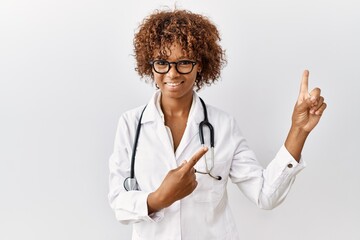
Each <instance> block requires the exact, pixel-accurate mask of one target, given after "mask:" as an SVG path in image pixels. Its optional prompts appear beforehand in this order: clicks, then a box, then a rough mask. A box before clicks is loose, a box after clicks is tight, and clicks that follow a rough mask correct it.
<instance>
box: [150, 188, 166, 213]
mask: <svg viewBox="0 0 360 240" xmlns="http://www.w3.org/2000/svg"><path fill="white" fill-rule="evenodd" d="M147 205H148V213H149V214H151V213H154V212H158V211H160V210H161V209H163V208H165V207H167V204H166V203H165V199H164V198H163V197H162V195H161V194H160V193H159V191H158V190H157V191H155V192H152V193H150V194H149V196H148V198H147Z"/></svg>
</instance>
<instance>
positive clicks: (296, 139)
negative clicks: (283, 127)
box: [284, 126, 310, 161]
mask: <svg viewBox="0 0 360 240" xmlns="http://www.w3.org/2000/svg"><path fill="white" fill-rule="evenodd" d="M309 133H310V132H307V131H305V130H303V129H302V128H300V127H297V126H291V128H290V131H289V134H288V136H287V138H286V140H285V143H284V145H285V148H286V149H287V150H288V152H289V153H290V154H291V155H292V156H293V157H294V159H295V160H296V161H299V160H300V157H301V152H302V149H303V147H304V144H305V141H306V138H307V137H308V135H309Z"/></svg>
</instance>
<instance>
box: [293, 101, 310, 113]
mask: <svg viewBox="0 0 360 240" xmlns="http://www.w3.org/2000/svg"><path fill="white" fill-rule="evenodd" d="M311 104H312V103H311V100H310V98H307V99H305V100H304V101H302V102H301V103H298V104H297V106H296V108H297V109H298V111H299V112H305V111H307V110H308V109H309V108H311Z"/></svg>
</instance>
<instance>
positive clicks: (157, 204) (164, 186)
mask: <svg viewBox="0 0 360 240" xmlns="http://www.w3.org/2000/svg"><path fill="white" fill-rule="evenodd" d="M207 150H208V148H206V147H202V148H201V149H200V150H199V151H197V152H196V153H195V154H194V155H193V156H192V157H191V158H190V160H189V161H188V162H186V161H184V162H183V163H182V164H181V165H180V166H179V167H177V168H175V169H173V170H171V171H169V173H168V174H167V175H166V177H165V178H164V180H163V182H162V183H161V185H160V187H159V188H158V189H157V190H156V191H155V192H153V193H150V194H149V196H148V209H149V214H150V213H152V212H156V211H159V210H160V209H162V208H165V207H168V206H170V205H171V204H173V203H174V202H175V201H177V200H180V199H182V198H184V197H186V196H188V195H189V194H190V193H192V192H193V191H194V190H195V188H196V186H197V181H196V175H195V168H194V166H195V164H196V163H197V162H198V161H199V159H200V158H201V157H202V156H203V155H204V154H205V153H206V152H207Z"/></svg>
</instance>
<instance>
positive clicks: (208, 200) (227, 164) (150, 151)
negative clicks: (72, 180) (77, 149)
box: [109, 91, 305, 240]
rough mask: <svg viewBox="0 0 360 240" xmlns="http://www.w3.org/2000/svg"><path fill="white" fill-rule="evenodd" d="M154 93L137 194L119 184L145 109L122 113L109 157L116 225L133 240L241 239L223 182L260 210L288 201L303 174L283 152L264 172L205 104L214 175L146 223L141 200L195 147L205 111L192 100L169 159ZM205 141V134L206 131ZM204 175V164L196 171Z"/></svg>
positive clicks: (232, 124)
mask: <svg viewBox="0 0 360 240" xmlns="http://www.w3.org/2000/svg"><path fill="white" fill-rule="evenodd" d="M159 94H160V92H159V91H157V92H156V93H155V94H154V96H153V97H152V98H151V100H150V102H149V103H148V105H147V108H146V110H145V112H144V115H143V118H142V124H141V133H140V137H139V143H138V148H137V155H136V162H135V176H136V178H137V181H138V183H139V186H140V188H141V190H140V191H129V192H127V191H125V189H124V187H123V182H124V179H125V178H127V177H128V176H129V175H130V173H129V172H130V161H131V160H130V159H131V153H132V146H133V142H134V136H135V131H136V126H137V123H138V119H139V117H140V114H141V111H142V110H143V108H144V106H142V107H139V108H136V109H133V110H130V111H128V112H126V113H124V114H123V115H122V116H121V117H120V120H119V124H118V128H117V133H116V138H115V146H114V152H113V154H112V155H111V158H110V192H109V201H110V205H111V207H112V208H113V210H114V212H115V215H116V218H117V220H118V221H120V222H121V223H125V224H128V223H132V224H133V239H147V240H151V239H154V240H163V239H169V240H177V239H179V240H180V239H182V240H192V239H204V240H205V239H206V240H212V239H214V240H222V239H224V240H225V239H226V240H230V239H234V240H235V239H240V238H239V235H238V232H237V230H236V227H235V223H234V220H233V218H232V215H231V212H230V208H229V204H228V197H227V190H226V184H227V181H228V179H229V178H230V179H231V181H232V182H233V183H235V184H237V186H238V187H239V189H240V190H241V191H242V192H243V193H244V194H245V195H246V196H247V197H248V198H249V199H250V200H251V201H252V202H254V203H255V204H256V205H258V206H259V207H260V208H264V209H271V208H274V207H275V206H277V205H278V204H280V203H281V202H282V201H283V200H284V198H285V196H286V195H287V193H288V191H289V189H290V187H291V185H292V183H293V181H294V180H295V175H296V174H297V173H299V171H300V170H301V169H303V168H304V166H305V164H304V162H303V161H302V160H300V163H298V162H297V161H295V160H294V159H293V157H292V156H291V155H290V154H289V152H288V151H287V150H286V148H285V147H284V146H282V147H281V148H280V150H279V152H278V153H277V155H276V156H275V158H274V159H273V160H272V161H271V162H270V164H269V165H268V166H267V168H266V169H264V168H263V167H262V166H261V165H260V164H259V162H258V161H257V160H256V158H255V155H254V153H253V152H252V151H251V150H250V149H249V147H248V145H247V142H246V140H245V138H244V137H243V136H242V134H241V132H240V130H239V127H238V125H237V123H236V121H235V119H234V118H233V117H231V116H230V115H228V114H226V113H224V112H223V111H221V110H219V109H216V108H214V107H212V106H209V105H207V112H208V119H209V121H210V123H211V124H212V125H213V127H214V130H215V164H214V169H213V171H212V174H213V175H214V176H221V177H222V179H221V180H220V181H218V180H215V179H213V178H211V177H210V176H208V175H203V174H196V179H197V181H198V185H197V187H196V189H195V190H194V192H193V193H191V194H190V195H189V196H187V197H185V198H184V199H182V200H180V201H177V202H175V203H174V204H172V205H171V206H170V207H168V208H165V209H163V210H161V211H159V212H157V213H154V214H152V215H151V216H148V209H147V197H148V194H149V193H150V192H152V191H154V190H156V189H157V188H158V187H159V186H160V184H161V182H162V181H163V179H164V177H165V175H166V174H167V173H168V172H169V171H170V170H171V169H174V168H176V167H177V166H179V165H180V164H181V162H182V161H183V160H185V159H189V158H190V157H191V156H192V155H193V154H194V153H195V152H196V151H197V150H198V149H199V148H200V147H201V144H200V140H199V134H198V133H199V123H200V122H201V121H202V120H203V118H204V112H203V108H202V105H201V103H200V100H199V97H198V96H197V94H196V93H194V98H195V99H194V101H193V105H192V109H191V111H190V114H189V118H188V122H187V126H186V129H185V132H184V135H183V137H182V139H181V142H180V144H179V146H178V148H177V150H176V152H175V153H174V148H173V146H172V144H171V141H170V138H169V135H168V133H167V130H166V127H165V125H164V121H163V119H162V118H161V115H160V114H159V111H158V110H157V108H156V101H157V98H158V95H159ZM204 134H205V141H206V143H208V142H209V132H208V131H207V129H206V128H205V129H204ZM195 168H196V169H197V170H199V171H201V170H205V161H204V159H200V160H199V162H198V163H197V164H196V165H195Z"/></svg>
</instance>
